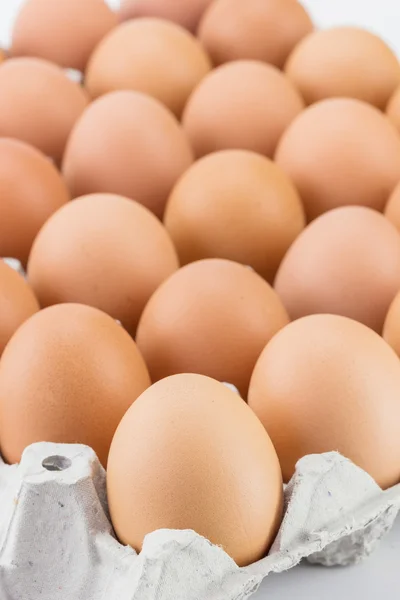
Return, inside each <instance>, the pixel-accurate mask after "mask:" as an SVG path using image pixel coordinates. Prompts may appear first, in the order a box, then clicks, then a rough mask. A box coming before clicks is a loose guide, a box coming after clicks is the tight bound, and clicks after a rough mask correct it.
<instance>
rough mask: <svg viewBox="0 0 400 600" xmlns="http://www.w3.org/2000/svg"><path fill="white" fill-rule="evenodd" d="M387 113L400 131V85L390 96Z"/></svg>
mask: <svg viewBox="0 0 400 600" xmlns="http://www.w3.org/2000/svg"><path fill="white" fill-rule="evenodd" d="M386 114H387V116H388V117H389V119H390V121H391V122H392V123H393V125H394V126H395V127H396V129H397V130H398V131H399V132H400V86H399V87H397V88H396V90H395V92H394V94H393V95H392V97H391V98H390V100H389V103H388V105H387V108H386Z"/></svg>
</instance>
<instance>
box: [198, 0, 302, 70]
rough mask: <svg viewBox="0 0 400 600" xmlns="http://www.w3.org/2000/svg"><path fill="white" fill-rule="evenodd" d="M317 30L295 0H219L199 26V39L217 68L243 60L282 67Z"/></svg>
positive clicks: (213, 4)
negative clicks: (253, 60)
mask: <svg viewBox="0 0 400 600" xmlns="http://www.w3.org/2000/svg"><path fill="white" fill-rule="evenodd" d="M312 30H313V24H312V21H311V19H310V17H309V15H308V13H307V12H306V10H305V9H304V8H303V6H302V5H301V4H300V3H299V2H295V1H293V0H246V1H245V2H238V1H237V0H215V1H214V2H212V4H211V5H210V8H209V9H208V10H207V12H206V13H205V15H204V17H203V19H202V21H201V23H200V27H199V38H200V40H201V41H202V42H203V44H204V46H205V48H206V49H207V50H208V52H209V53H210V56H211V58H212V60H213V62H214V64H216V65H220V64H222V63H225V62H228V61H231V60H238V59H242V58H246V59H255V60H262V61H265V62H267V63H271V64H273V65H275V66H276V67H279V68H282V67H283V65H284V64H285V61H286V59H287V57H288V56H289V53H290V52H291V51H292V49H293V48H294V47H295V45H296V44H297V43H298V42H299V41H300V40H301V39H302V38H303V37H304V36H305V35H307V34H308V33H310V32H311V31H312Z"/></svg>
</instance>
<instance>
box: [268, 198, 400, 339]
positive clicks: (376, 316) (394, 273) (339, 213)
mask: <svg viewBox="0 0 400 600" xmlns="http://www.w3.org/2000/svg"><path fill="white" fill-rule="evenodd" d="M275 290H276V291H277V292H278V295H279V296H280V298H281V299H282V301H283V304H284V305H285V307H286V309H287V311H288V313H289V315H290V317H291V319H293V320H294V319H298V318H299V317H304V316H305V315H310V314H314V313H332V314H337V315H343V316H345V317H350V318H352V319H355V320H356V321H360V322H361V323H364V325H367V326H368V327H371V329H374V330H375V331H377V332H378V333H381V332H382V327H383V322H384V320H385V316H386V313H387V310H388V308H389V305H390V303H391V302H392V300H393V298H394V297H395V295H396V293H397V292H398V291H399V290H400V235H399V233H398V232H397V231H396V229H395V227H394V226H393V225H392V224H391V223H390V222H389V221H388V220H387V219H385V217H384V216H383V215H381V214H379V213H378V212H376V211H374V210H371V209H370V208H364V207H360V206H347V207H345V208H337V209H336V210H332V211H330V212H328V213H326V214H325V215H322V216H321V217H319V218H318V219H316V220H315V221H313V223H311V224H310V225H309V226H308V227H307V228H306V229H305V230H304V231H303V232H302V233H301V234H300V235H299V237H298V238H297V239H296V241H295V242H294V243H293V245H292V246H291V248H290V249H289V251H288V253H287V254H286V256H285V258H284V259H283V261H282V263H281V266H280V268H279V271H278V273H277V276H276V279H275Z"/></svg>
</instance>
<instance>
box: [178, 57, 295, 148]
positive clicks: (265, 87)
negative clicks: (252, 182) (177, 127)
mask: <svg viewBox="0 0 400 600" xmlns="http://www.w3.org/2000/svg"><path fill="white" fill-rule="evenodd" d="M261 99H262V101H261ZM302 109H303V101H302V99H301V97H300V95H299V93H298V92H297V90H296V89H295V88H294V87H293V86H292V84H291V83H290V81H289V80H288V79H287V78H286V77H285V75H283V74H282V73H281V72H280V71H279V70H278V69H276V68H275V67H273V66H271V65H266V64H264V63H262V62H259V61H246V60H243V61H234V62H231V63H228V64H226V65H222V66H221V67H219V68H217V69H215V70H214V71H212V72H211V73H210V74H209V75H207V76H206V77H205V78H204V79H203V81H202V82H201V83H200V84H199V85H198V87H197V88H196V89H195V90H194V92H193V94H192V95H191V97H190V98H189V101H188V103H187V105H186V108H185V111H184V113H183V119H182V124H183V128H184V129H185V131H186V133H187V135H188V137H189V140H190V142H191V144H192V147H193V150H194V153H195V156H196V157H197V158H199V157H202V156H204V155H206V154H210V153H211V152H215V151H217V150H227V149H240V150H253V151H254V152H258V153H260V154H264V155H266V156H268V157H272V156H273V154H274V151H275V148H276V145H277V143H278V141H279V139H280V137H281V135H282V134H283V132H284V131H285V129H286V128H287V127H288V126H289V125H290V123H291V122H292V121H293V119H294V118H295V117H296V116H297V115H298V114H299V113H300V112H301V111H302Z"/></svg>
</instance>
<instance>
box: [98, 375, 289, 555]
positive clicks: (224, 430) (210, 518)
mask: <svg viewBox="0 0 400 600" xmlns="http://www.w3.org/2000/svg"><path fill="white" fill-rule="evenodd" d="M282 489H283V487H282V475H281V470H280V466H279V462H278V459H277V456H276V452H275V450H274V447H273V445H272V443H271V441H270V439H269V437H268V435H267V434H266V432H265V430H263V427H262V425H261V423H260V422H259V421H258V419H257V418H256V417H255V416H254V414H253V413H252V411H251V410H250V409H249V407H248V406H247V405H246V404H245V403H244V402H243V400H241V399H240V398H239V396H237V394H235V393H234V392H232V391H231V390H229V389H228V388H227V387H225V386H223V385H222V384H220V383H219V382H217V381H215V380H213V379H211V378H208V377H204V376H201V375H193V374H186V375H175V376H173V377H168V378H167V379H164V380H163V381H160V382H158V383H156V384H155V385H153V386H152V387H151V388H149V389H148V390H146V391H145V392H144V393H143V394H142V395H141V396H140V398H138V399H137V400H136V402H135V403H134V404H133V405H132V406H131V408H130V409H129V410H128V411H127V413H126V414H125V416H124V418H123V419H122V421H121V423H120V425H119V427H118V429H117V431H116V433H115V436H114V439H113V441H112V445H111V449H110V455H109V459H108V465H107V492H108V502H109V506H110V513H111V518H112V522H113V525H114V528H115V531H116V533H117V536H118V537H119V539H120V541H121V542H122V543H123V544H129V545H130V546H132V547H133V548H134V549H135V550H136V551H140V550H141V548H142V545H143V540H144V538H145V536H146V535H147V534H149V533H151V532H153V531H155V530H157V529H164V528H167V529H192V530H194V531H196V532H197V533H198V534H200V535H202V536H204V537H206V538H207V539H209V540H210V541H211V542H212V543H214V544H218V545H219V546H221V547H222V548H223V549H224V550H225V551H226V552H227V553H228V554H229V555H230V556H231V557H232V558H233V559H234V560H235V561H236V563H237V564H238V565H239V566H245V565H248V564H250V563H253V562H254V561H256V560H258V559H261V558H263V557H264V556H265V554H266V553H267V551H268V549H269V547H270V546H271V544H272V542H273V539H274V537H275V535H276V533H277V529H278V527H279V524H280V520H281V515H282Z"/></svg>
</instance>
